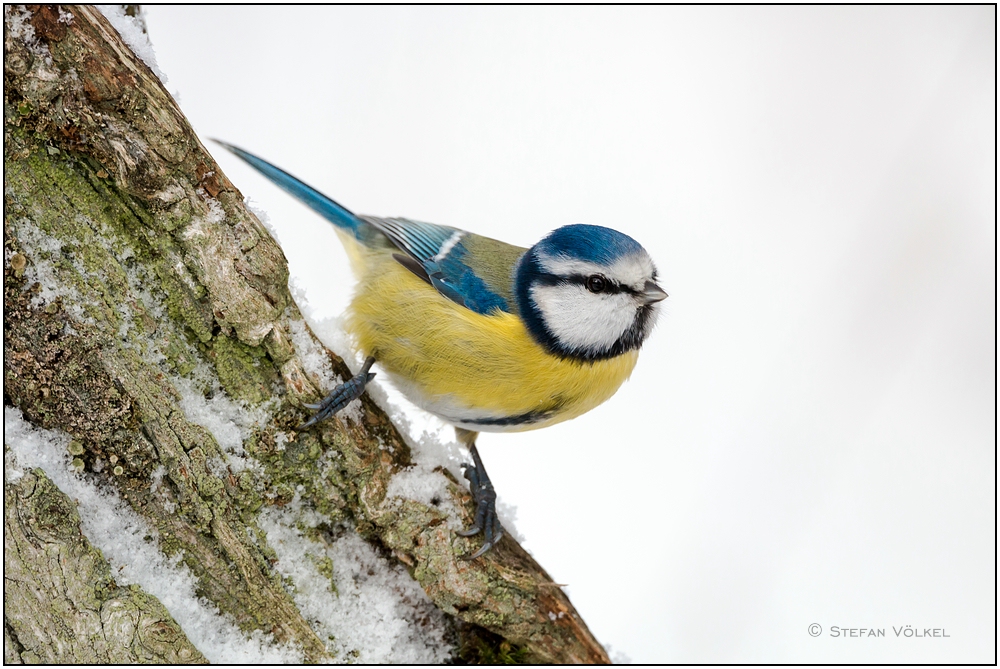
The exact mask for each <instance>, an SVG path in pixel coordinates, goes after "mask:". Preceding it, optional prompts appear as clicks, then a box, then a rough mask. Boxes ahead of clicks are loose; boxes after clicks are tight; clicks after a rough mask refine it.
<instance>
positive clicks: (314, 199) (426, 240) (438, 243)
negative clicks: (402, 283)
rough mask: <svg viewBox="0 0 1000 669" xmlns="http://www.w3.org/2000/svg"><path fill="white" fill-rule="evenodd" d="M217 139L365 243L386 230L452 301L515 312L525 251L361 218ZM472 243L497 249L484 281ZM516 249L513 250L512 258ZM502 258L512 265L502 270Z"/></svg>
mask: <svg viewBox="0 0 1000 669" xmlns="http://www.w3.org/2000/svg"><path fill="white" fill-rule="evenodd" d="M213 141H215V142H218V143H219V144H221V145H222V146H224V147H225V148H227V149H229V150H230V151H231V152H233V153H234V154H236V155H237V156H238V157H239V158H242V159H243V160H244V161H246V162H247V163H248V164H249V165H250V166H251V167H253V168H254V169H256V170H257V171H258V172H260V173H261V174H263V175H264V176H265V177H267V178H268V179H269V180H270V181H272V182H273V183H274V184H275V185H277V186H279V187H280V188H281V189H282V190H284V191H285V192H287V193H288V194H289V195H291V196H292V197H294V198H295V199H297V200H299V201H301V202H302V203H303V204H305V205H307V206H308V207H309V208H311V209H312V210H313V211H315V212H316V213H318V214H319V215H320V216H322V217H323V218H325V219H326V220H328V221H330V222H331V223H333V224H334V225H336V226H337V227H338V228H342V229H345V230H349V231H350V232H352V233H353V234H354V236H355V238H356V239H358V240H359V241H361V242H362V243H364V244H367V245H369V246H371V245H372V242H373V240H372V235H373V234H374V235H376V236H378V233H375V232H374V230H377V231H378V232H381V233H382V234H383V235H385V237H387V238H388V239H389V241H390V242H392V244H393V245H394V246H396V247H397V248H399V249H400V250H401V251H403V252H405V253H406V254H407V256H406V257H402V256H396V258H397V259H398V260H399V261H400V264H402V265H403V266H404V267H406V268H407V269H409V270H410V271H412V272H413V273H414V274H416V275H417V276H420V277H421V278H422V279H424V280H426V281H427V282H428V283H430V284H431V285H432V286H434V288H436V289H437V290H438V292H439V293H441V294H442V295H444V296H445V297H447V298H448V299H449V300H452V301H453V302H457V303H458V304H461V305H462V306H464V307H467V308H468V309H471V310H472V311H474V312H476V313H478V314H488V313H490V312H493V311H495V310H497V309H499V310H501V311H511V308H510V302H511V301H512V299H513V298H512V295H511V286H510V280H511V272H512V270H513V264H512V260H511V258H512V257H516V256H519V255H520V253H521V252H523V251H524V249H519V248H517V247H513V246H510V245H507V244H503V243H502V242H497V241H495V240H491V239H486V238H484V237H479V236H477V235H473V234H472V233H468V232H465V231H463V230H459V229H457V228H451V227H448V226H446V225H435V224H433V223H421V222H419V221H411V220H409V219H405V218H375V217H373V216H356V215H355V214H353V213H351V212H350V211H349V210H348V209H347V208H345V207H343V206H341V205H340V204H338V203H337V202H335V201H334V200H333V199H331V198H329V197H327V196H326V195H324V194H323V193H321V192H319V191H318V190H316V189H315V188H313V187H312V186H310V185H308V184H306V183H305V182H303V181H301V180H299V179H298V178H296V177H294V176H292V175H291V174H289V173H288V172H286V171H284V170H283V169H281V168H279V167H277V166H275V165H272V164H271V163H269V162H267V161H266V160H264V159H263V158H258V157H257V156H255V155H253V154H252V153H250V152H249V151H244V150H243V149H241V148H239V147H237V146H233V145H232V144H227V143H226V142H221V141H219V140H213ZM373 229H374V230H373ZM468 242H473V244H472V245H473V246H475V243H474V242H480V245H482V244H485V245H486V246H494V247H495V248H492V249H491V250H492V251H494V252H493V253H491V254H488V255H490V256H491V257H490V258H486V263H485V267H484V270H485V278H484V276H483V275H482V273H477V272H476V271H475V270H473V269H472V268H471V267H470V266H469V264H467V263H468V261H469V260H470V258H469V247H468ZM511 250H513V251H514V254H513V255H512V253H511ZM410 258H412V259H413V261H415V263H414V262H411V261H410V260H409V259H410ZM498 260H499V261H500V262H501V263H503V262H509V264H508V265H507V266H506V267H503V266H501V267H500V268H499V269H498V268H497V267H496V264H497V261H498ZM421 270H422V272H421Z"/></svg>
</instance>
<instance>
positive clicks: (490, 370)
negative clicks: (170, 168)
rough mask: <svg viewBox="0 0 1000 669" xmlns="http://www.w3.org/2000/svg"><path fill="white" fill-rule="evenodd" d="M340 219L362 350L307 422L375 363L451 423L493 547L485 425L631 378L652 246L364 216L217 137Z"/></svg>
mask: <svg viewBox="0 0 1000 669" xmlns="http://www.w3.org/2000/svg"><path fill="white" fill-rule="evenodd" d="M214 141H216V142H217V143H219V144H220V145H222V146H223V147H224V148H226V149H227V150H229V151H231V152H232V153H233V154H235V155H236V156H238V157H239V158H241V159H242V160H243V161H245V162H246V163H248V164H249V165H250V166H251V167H253V168H254V169H256V170H257V171H258V172H260V173H261V174H262V175H263V176H265V177H266V178H267V179H269V180H270V181H271V182H273V183H274V184H275V185H277V186H278V187H280V188H281V189H283V190H285V191H286V192H287V193H289V194H290V195H292V196H293V197H295V198H296V199H298V200H299V201H301V202H302V203H304V204H305V205H307V206H308V207H310V208H311V209H313V210H314V211H315V212H316V213H318V214H319V215H320V216H322V217H323V218H325V219H326V220H327V221H329V222H330V223H332V224H333V225H334V227H335V228H336V231H337V233H338V236H339V237H340V239H341V241H342V242H343V245H344V247H345V249H346V250H347V254H348V258H349V261H350V263H351V267H352V270H353V272H354V274H355V276H356V278H357V281H358V283H357V288H356V290H355V293H354V296H353V298H352V300H351V303H350V306H349V307H348V310H347V313H346V319H345V329H346V330H347V331H348V333H349V334H350V335H352V337H353V338H354V341H355V343H356V345H357V347H358V348H359V349H360V351H361V352H362V353H363V354H364V355H365V356H366V359H365V362H364V365H363V366H362V368H361V370H360V371H359V372H358V374H357V375H355V376H354V377H353V378H351V379H350V380H348V381H347V382H345V383H343V384H341V385H339V386H338V387H336V388H334V389H333V391H332V392H331V393H330V394H329V395H328V396H327V397H326V398H325V399H324V400H322V401H321V402H319V403H317V404H306V405H305V407H306V408H308V409H310V410H313V411H315V414H313V415H312V417H311V418H309V420H307V421H306V422H305V423H304V424H303V425H301V426H300V429H308V428H310V427H312V426H313V425H315V424H317V423H319V422H320V421H322V420H325V419H327V418H329V417H330V416H332V415H334V414H335V413H336V412H337V411H339V410H341V409H342V408H344V407H345V406H347V404H348V403H349V402H351V401H352V400H354V399H356V398H358V397H360V396H361V394H362V393H363V392H364V389H365V386H366V384H367V383H368V382H370V381H371V380H372V378H374V376H375V375H374V373H372V372H371V368H372V366H373V365H374V364H376V363H377V364H378V365H379V369H380V370H384V371H385V373H386V374H387V375H388V377H389V379H390V380H391V381H392V383H393V384H394V385H395V386H396V387H397V388H398V389H399V390H400V391H401V392H402V393H403V395H404V396H406V397H407V399H409V400H410V401H411V402H413V403H414V404H415V405H416V406H418V407H420V408H421V409H423V410H425V411H427V412H429V413H431V414H434V415H436V416H438V417H439V418H441V419H442V420H444V421H445V422H446V423H449V424H451V425H452V426H454V427H455V431H456V435H457V437H458V439H459V441H461V442H462V443H463V444H464V445H465V446H466V447H467V448H468V450H469V453H470V455H471V456H472V460H473V463H472V464H464V465H463V470H464V471H463V475H464V476H465V478H466V479H468V481H469V487H470V491H471V492H472V496H473V499H474V501H475V503H476V512H475V517H474V522H473V524H472V526H471V527H469V528H468V529H465V530H461V531H459V532H458V534H460V535H461V536H465V537H471V536H475V535H477V534H479V533H480V532H481V533H482V534H483V545H482V546H481V547H480V548H479V549H478V550H477V551H475V552H474V553H472V554H471V555H468V556H463V557H464V558H465V559H468V560H472V559H476V558H479V557H481V556H483V555H485V554H486V553H487V552H488V551H490V550H491V549H492V548H493V546H495V545H496V544H497V543H498V542H499V541H500V539H501V538H502V537H503V535H504V528H503V526H502V524H501V523H500V520H499V518H498V517H497V512H496V491H495V490H494V488H493V484H492V482H491V480H490V478H489V476H488V474H487V473H486V469H485V467H484V466H483V463H482V458H481V456H480V454H479V451H478V449H477V447H476V438H477V436H478V434H479V433H480V432H518V431H524V430H533V429H537V428H542V427H547V426H549V425H553V424H555V423H559V422H562V421H565V420H569V419H572V418H576V417H577V416H580V415H581V414H583V413H586V412H587V411H590V410H591V409H593V408H594V407H596V406H598V405H600V404H602V403H603V402H605V401H606V400H608V399H609V398H610V397H611V396H612V395H614V393H615V392H616V391H617V390H618V388H619V387H620V386H621V384H622V383H623V382H624V381H625V380H626V379H627V378H628V377H629V376H630V374H631V373H632V370H633V368H634V367H635V365H636V361H637V359H638V353H639V349H640V347H641V346H642V344H643V342H645V341H646V339H647V337H648V336H649V335H650V332H651V331H652V329H653V326H654V324H655V322H656V318H657V315H658V308H659V306H660V304H659V303H660V302H661V301H662V300H664V299H665V298H666V297H667V293H666V292H665V291H664V290H663V289H662V288H661V287H660V286H659V284H658V283H657V270H656V266H655V265H654V263H653V260H652V258H651V257H650V255H649V253H647V251H646V250H645V249H644V248H643V247H642V246H641V245H640V244H639V243H638V242H637V241H635V240H634V239H633V238H632V237H629V236H628V235H626V234H624V233H622V232H618V231H616V230H613V229H611V228H607V227H603V226H599V225H590V224H581V223H574V224H568V225H564V226H562V227H559V228H557V229H556V230H554V231H552V232H550V233H549V234H547V235H546V236H544V237H543V238H542V239H541V241H539V242H538V243H536V244H535V245H534V246H532V247H530V248H523V247H519V246H514V245H512V244H507V243H504V242H502V241H498V240H496V239H491V238H489V237H485V236H482V235H478V234H475V233H472V232H468V231H466V230H461V229H458V228H454V227H450V226H446V225H436V224H433V223H424V222H421V221H415V220H411V219H408V218H379V217H375V216H365V215H357V214H354V213H352V212H351V211H349V210H348V209H347V208H346V207H344V206H342V205H340V204H338V203H337V202H336V201H334V200H333V199H331V198H330V197H328V196H326V195H324V194H322V193H321V192H319V191H318V190H316V189H315V188H313V187H312V186H309V185H308V184H306V183H305V182H303V181H301V180H300V179H298V178H296V177H294V176H292V175H291V174H289V173H288V172H286V171H284V170H282V169H281V168H279V167H276V166H275V165H273V164H271V163H269V162H267V161H266V160H264V159H262V158H259V157H258V156H255V155H254V154H252V153H250V152H248V151H245V150H244V149H241V148H239V147H237V146H234V145H232V144H229V143H226V142H223V141H221V140H214Z"/></svg>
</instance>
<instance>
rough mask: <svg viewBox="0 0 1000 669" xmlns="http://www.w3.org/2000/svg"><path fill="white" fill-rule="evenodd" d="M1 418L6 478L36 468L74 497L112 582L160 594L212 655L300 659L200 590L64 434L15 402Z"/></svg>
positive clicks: (240, 659)
mask: <svg viewBox="0 0 1000 669" xmlns="http://www.w3.org/2000/svg"><path fill="white" fill-rule="evenodd" d="M3 417H4V443H5V444H6V445H7V446H8V447H9V448H10V451H9V452H8V453H7V454H5V456H4V464H5V474H6V476H7V480H8V481H11V480H16V478H20V476H22V475H23V473H24V472H23V469H33V468H36V467H37V468H41V469H42V470H43V471H44V472H45V474H46V475H47V476H48V477H49V478H50V479H51V480H52V482H53V483H54V484H55V485H56V486H57V487H58V488H59V489H60V490H61V491H62V492H63V493H65V494H66V495H67V496H69V497H70V499H72V500H74V501H75V502H76V505H77V510H78V512H79V514H80V527H81V529H82V530H83V533H84V535H85V536H86V537H87V539H88V540H89V541H90V543H91V544H93V545H94V546H95V547H97V548H99V549H100V550H101V552H102V553H103V554H104V557H105V559H106V560H107V561H108V563H109V564H110V565H111V567H112V573H113V574H114V575H115V580H116V581H117V583H118V584H119V585H129V584H132V583H135V584H137V585H138V586H139V587H141V588H142V589H143V590H144V591H145V592H147V593H149V594H150V595H153V596H154V597H156V598H157V599H159V600H160V602H161V603H162V604H163V605H164V606H165V607H166V609H167V611H169V612H170V615H171V616H173V618H174V620H176V621H177V623H178V624H179V625H180V626H181V629H182V630H183V631H184V634H185V635H186V636H187V638H188V639H189V640H190V641H191V643H193V644H194V645H195V647H196V648H197V649H198V650H199V651H201V653H202V654H203V655H204V656H205V657H206V658H207V659H208V660H209V661H210V662H213V663H224V664H251V663H252V664H257V663H296V664H297V663H301V662H302V660H303V654H302V651H301V650H300V649H298V648H296V647H294V646H291V645H288V644H284V645H279V644H277V643H275V641H274V638H273V637H272V636H271V635H270V634H264V633H263V632H261V631H260V630H256V631H254V632H253V633H252V634H250V635H249V636H248V635H245V634H244V633H243V632H241V631H240V629H239V627H237V625H236V623H235V622H234V621H233V620H232V619H231V618H230V617H229V616H227V615H224V614H222V613H221V612H220V611H219V610H218V608H216V607H215V606H214V605H212V604H211V603H210V602H208V601H207V600H204V599H202V598H200V597H198V595H197V594H196V586H197V579H196V578H195V577H194V575H192V574H191V572H190V571H189V570H188V568H187V567H186V566H185V565H183V564H181V563H180V562H179V560H177V559H168V558H167V557H166V556H165V555H164V554H163V553H162V552H160V550H159V548H158V545H159V535H158V533H157V531H156V529H155V528H153V527H152V526H150V525H149V524H148V523H147V522H146V520H145V519H144V518H142V517H141V516H139V515H138V514H137V513H135V511H133V510H132V508H131V507H129V506H128V505H127V504H125V503H123V502H122V501H121V499H120V498H119V497H118V493H117V492H116V491H114V490H109V489H102V488H99V487H98V485H97V484H96V483H95V482H94V480H93V479H92V478H88V477H85V476H82V475H79V474H76V473H75V472H74V471H73V470H72V469H71V468H70V456H69V453H68V452H67V446H68V445H69V442H70V436H69V435H68V434H66V433H65V432H61V431H58V430H43V429H40V428H36V427H34V426H33V425H31V423H29V422H28V421H26V420H25V419H24V417H23V415H22V414H21V411H20V410H19V409H15V408H12V407H8V406H5V407H4V412H3ZM22 468H23V469H22ZM12 475H13V476H14V478H12ZM155 476H156V472H154V478H155ZM160 478H162V475H161V477H160Z"/></svg>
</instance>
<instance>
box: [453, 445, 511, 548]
mask: <svg viewBox="0 0 1000 669" xmlns="http://www.w3.org/2000/svg"><path fill="white" fill-rule="evenodd" d="M469 452H470V453H472V458H473V461H474V462H475V464H474V465H469V464H463V465H462V468H463V470H464V471H463V472H462V473H463V475H464V476H465V478H467V479H468V480H469V489H470V490H471V491H472V498H473V499H474V500H475V501H476V518H475V520H474V521H473V523H472V527H470V528H468V529H466V530H460V531H458V532H457V533H456V534H458V535H459V536H461V537H471V536H475V535H477V534H479V533H480V532H482V533H483V545H482V546H481V547H480V548H479V550H477V551H476V552H475V553H473V554H472V555H463V556H462V559H463V560H475V559H476V558H477V557H481V556H482V555H485V554H486V552H487V551H489V550H490V549H491V548H493V547H494V546H496V545H497V543H498V542H499V541H500V539H502V538H503V534H504V529H503V525H501V524H500V519H499V518H498V517H497V493H496V491H495V490H494V489H493V483H492V482H491V481H490V477H489V475H487V474H486V468H485V467H483V461H482V459H480V457H479V451H478V450H477V449H476V445H475V444H472V445H471V446H470V447H469Z"/></svg>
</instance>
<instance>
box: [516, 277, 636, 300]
mask: <svg viewBox="0 0 1000 669" xmlns="http://www.w3.org/2000/svg"><path fill="white" fill-rule="evenodd" d="M592 276H594V275H593V274H570V275H568V276H558V275H556V274H540V275H538V276H536V277H534V278H533V279H532V283H536V284H539V285H542V286H563V285H575V286H583V287H584V288H587V281H588V280H589V279H590V277H592ZM603 278H604V290H602V291H601V293H602V294H606V295H614V294H616V293H628V294H629V295H638V294H639V291H638V290H636V289H634V288H632V287H631V286H624V285H622V284H620V283H616V282H615V281H613V280H612V279H609V278H608V277H606V276H605V277H603ZM588 290H589V289H588Z"/></svg>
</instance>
